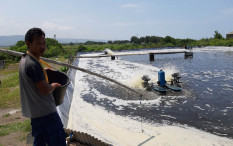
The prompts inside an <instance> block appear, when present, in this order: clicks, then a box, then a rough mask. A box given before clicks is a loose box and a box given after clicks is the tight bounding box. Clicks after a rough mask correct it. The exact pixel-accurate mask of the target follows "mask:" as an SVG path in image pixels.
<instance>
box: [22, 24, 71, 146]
mask: <svg viewBox="0 0 233 146" xmlns="http://www.w3.org/2000/svg"><path fill="white" fill-rule="evenodd" d="M25 42H26V44H27V46H28V51H27V53H26V54H24V55H23V57H22V58H21V61H20V65H19V81H20V97H21V108H22V115H23V116H25V117H29V118H31V126H32V136H34V146H45V145H46V144H47V145H48V146H60V145H62V146H63V145H64V146H65V145H66V142H65V132H64V129H63V124H62V122H61V119H60V117H59V115H58V113H57V110H56V105H55V101H54V98H53V95H52V92H53V91H54V90H55V89H56V88H57V87H60V86H61V85H60V84H59V83H52V84H49V83H48V77H47V74H46V71H45V69H44V67H43V66H42V65H41V63H40V61H39V60H40V57H41V56H43V54H44V52H45V49H46V41H45V33H44V32H43V31H42V30H41V29H40V28H32V29H30V30H28V32H27V33H26V35H25Z"/></svg>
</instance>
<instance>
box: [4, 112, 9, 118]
mask: <svg viewBox="0 0 233 146" xmlns="http://www.w3.org/2000/svg"><path fill="white" fill-rule="evenodd" d="M10 115H11V114H9V113H7V114H5V115H3V116H2V117H3V118H6V117H9V116H10Z"/></svg>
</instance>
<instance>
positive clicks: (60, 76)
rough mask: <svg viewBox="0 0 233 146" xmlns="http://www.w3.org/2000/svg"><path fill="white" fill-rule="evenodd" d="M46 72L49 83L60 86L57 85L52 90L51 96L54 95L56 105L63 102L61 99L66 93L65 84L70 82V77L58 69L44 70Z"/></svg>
mask: <svg viewBox="0 0 233 146" xmlns="http://www.w3.org/2000/svg"><path fill="white" fill-rule="evenodd" d="M46 73H47V75H48V79H49V84H51V83H59V84H61V87H58V88H56V89H55V90H54V91H53V97H54V100H55V103H56V106H58V105H60V104H62V103H63V99H64V96H65V93H66V89H67V86H68V85H69V84H70V79H69V77H68V76H67V75H66V74H64V73H62V72H60V71H54V70H46Z"/></svg>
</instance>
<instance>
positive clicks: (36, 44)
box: [26, 36, 46, 57]
mask: <svg viewBox="0 0 233 146" xmlns="http://www.w3.org/2000/svg"><path fill="white" fill-rule="evenodd" d="M26 43H27V45H28V48H29V51H30V52H31V53H32V54H33V55H34V56H35V57H41V56H43V54H44V52H45V49H46V41H45V37H44V36H33V41H32V43H30V42H26Z"/></svg>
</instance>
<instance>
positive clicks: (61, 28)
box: [41, 22, 74, 31]
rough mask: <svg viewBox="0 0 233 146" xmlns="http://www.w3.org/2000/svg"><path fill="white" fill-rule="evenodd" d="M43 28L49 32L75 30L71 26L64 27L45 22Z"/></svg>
mask: <svg viewBox="0 0 233 146" xmlns="http://www.w3.org/2000/svg"><path fill="white" fill-rule="evenodd" d="M41 27H42V28H43V29H48V30H59V31H63V30H72V29H74V28H73V27H70V26H64V25H58V24H54V23H51V22H44V23H43V24H42V25H41Z"/></svg>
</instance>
